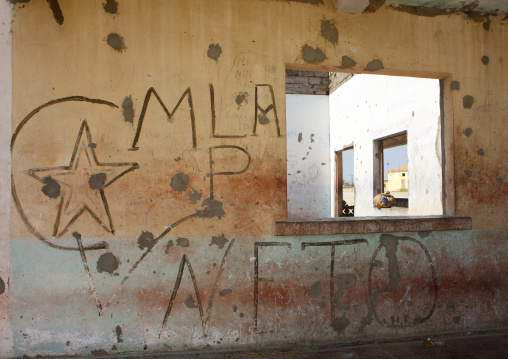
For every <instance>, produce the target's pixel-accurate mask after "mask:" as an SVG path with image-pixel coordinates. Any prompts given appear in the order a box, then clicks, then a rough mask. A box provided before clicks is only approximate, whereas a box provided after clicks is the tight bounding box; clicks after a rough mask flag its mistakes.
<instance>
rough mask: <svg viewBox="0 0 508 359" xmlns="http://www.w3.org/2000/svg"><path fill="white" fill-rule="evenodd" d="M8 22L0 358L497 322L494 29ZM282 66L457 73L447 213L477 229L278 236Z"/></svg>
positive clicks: (302, 6)
mask: <svg viewBox="0 0 508 359" xmlns="http://www.w3.org/2000/svg"><path fill="white" fill-rule="evenodd" d="M2 6H3V8H2V9H5V2H4V3H3V5H2ZM2 16H4V17H5V19H6V20H7V21H6V24H8V18H9V16H10V13H9V12H3V15H2ZM13 19H14V22H13V24H12V64H13V66H12V76H13V98H12V121H10V122H9V116H8V113H9V103H11V101H10V99H9V98H8V96H9V90H8V87H7V90H6V91H4V92H2V101H3V102H2V104H4V102H6V103H5V106H6V107H5V108H2V126H8V127H9V126H11V128H12V135H13V136H12V141H11V146H12V150H11V156H12V196H11V198H10V199H9V200H8V199H7V197H6V196H5V197H2V198H3V199H2V208H3V211H5V209H6V208H8V207H9V206H10V215H9V214H8V213H4V212H2V216H1V217H2V221H6V218H7V217H9V227H10V235H9V239H8V240H7V239H6V238H2V244H1V246H2V252H1V255H2V257H1V260H2V263H1V264H0V265H1V272H0V277H2V279H3V281H4V283H5V284H6V290H5V291H4V292H3V293H1V294H0V305H1V307H0V308H1V310H3V312H1V317H0V330H1V331H2V336H1V339H0V343H1V345H0V348H1V349H2V351H1V357H18V356H22V355H29V356H34V355H38V354H41V355H62V354H69V355H73V354H79V355H90V354H105V353H115V352H123V351H157V350H188V349H210V348H233V347H254V346H256V347H263V346H269V345H280V344H288V345H293V346H294V345H295V344H298V345H310V344H318V343H321V344H322V343H330V342H339V341H343V340H347V341H351V340H368V339H371V338H381V337H383V338H387V337H396V336H400V335H415V334H417V333H424V332H433V333H435V332H437V331H447V330H471V329H480V328H492V327H500V326H506V325H507V324H508V318H507V316H508V311H507V308H506V302H507V295H508V288H507V283H506V280H505V279H506V277H507V273H506V269H507V268H508V264H507V259H506V258H508V255H507V254H508V249H507V245H506V243H507V237H508V234H507V231H506V229H507V227H506V217H507V216H506V209H505V208H506V206H505V199H506V195H507V184H506V181H507V178H508V173H507V168H506V154H507V146H508V144H507V143H506V140H505V139H506V138H507V137H508V136H507V129H506V126H504V124H505V123H506V116H507V115H506V114H507V110H506V98H507V96H508V87H507V86H506V83H507V80H506V78H507V75H506V70H505V66H504V65H503V63H502V62H503V59H504V61H506V58H508V53H507V47H506V26H507V25H506V24H504V20H502V17H500V16H498V17H493V16H491V17H479V18H475V19H468V18H467V17H465V16H464V15H451V16H438V17H434V18H428V17H418V16H415V15H411V14H409V13H406V12H404V11H400V10H394V9H391V8H390V7H387V6H384V7H381V8H380V9H379V10H378V11H377V12H375V13H370V14H365V15H345V14H337V13H336V12H335V9H334V7H333V4H332V2H331V1H327V0H324V1H322V2H319V1H275V0H274V1H265V0H258V1H251V0H220V1H219V0H185V1H183V0H182V1H162V0H159V1H146V0H143V1H120V0H118V1H114V0H107V1H106V2H105V3H104V4H103V2H102V1H79V2H77V1H71V0H66V1H64V0H60V1H58V2H57V1H50V2H46V1H29V2H25V3H17V4H16V5H14V10H13ZM475 20H479V21H480V22H475ZM2 22H3V21H2ZM2 29H3V31H2V36H3V37H2V39H4V38H5V35H8V32H5V31H6V29H5V28H2ZM6 41H7V44H8V41H9V40H8V36H7V40H6ZM4 42H5V41H4V40H2V43H4ZM4 54H7V53H5V52H2V56H4ZM5 56H7V55H5ZM2 59H4V57H2ZM374 60H377V61H374ZM285 64H296V65H299V66H301V67H302V69H303V68H305V69H306V70H324V71H327V70H329V68H327V67H326V66H331V67H339V66H342V67H346V68H348V70H350V71H353V70H354V71H358V72H361V71H377V73H399V74H400V73H406V72H413V71H416V72H426V73H427V72H431V73H432V74H433V75H435V76H437V77H439V76H444V77H446V76H448V77H446V80H445V85H446V86H447V88H448V89H450V86H452V89H453V91H452V92H450V93H449V94H448V95H447V96H448V97H446V101H447V102H446V104H447V105H448V106H450V109H451V110H452V112H453V120H454V121H453V123H452V125H453V127H452V128H453V131H452V132H453V133H448V135H450V134H453V136H452V137H453V138H454V141H455V142H454V143H452V142H450V141H448V142H446V145H447V146H449V147H451V149H452V150H453V151H454V153H455V161H454V162H451V163H449V165H454V166H455V168H456V171H455V186H454V187H455V198H456V201H455V202H456V203H455V204H456V206H455V207H456V212H457V214H460V215H468V216H471V217H472V218H473V224H474V230H472V231H460V232H455V231H451V232H420V233H415V232H413V233H397V234H392V235H388V236H387V235H385V234H381V233H377V234H369V235H342V236H315V237H298V238H280V237H274V236H273V233H274V232H273V231H274V229H273V221H274V220H275V219H280V218H284V217H285V216H286V138H285V137H284V134H285V132H286V127H285V91H284V87H285V81H284V74H285ZM309 65H316V67H313V68H309V67H308V66H309ZM6 68H8V66H6ZM382 68H384V69H382ZM365 69H367V70H365ZM378 69H379V70H378ZM2 76H3V75H2ZM6 76H7V77H8V76H9V71H7V74H6ZM3 79H4V77H2V80H3ZM452 80H453V81H454V82H453V83H451V81H452ZM5 84H6V85H7V86H8V82H6V83H5ZM2 86H4V81H2ZM151 88H153V89H154V91H155V92H154V91H151V90H150V89H151ZM187 90H189V91H187ZM6 99H7V100H6ZM180 100H181V102H179V101H180ZM163 104H164V105H163ZM144 105H145V106H144ZM450 109H448V110H447V111H448V112H447V113H448V114H450ZM168 112H169V113H168ZM6 114H7V115H6ZM85 121H86V122H85ZM449 123H451V122H449ZM4 133H5V132H4V131H2V134H4ZM1 143H3V145H2V157H0V158H1V165H2V176H5V171H6V169H7V166H8V164H9V162H8V154H9V149H8V148H7V147H6V146H5V143H4V142H1ZM452 146H453V147H452ZM6 153H7V155H6ZM450 161H451V159H450ZM2 178H5V177H2ZM452 184H453V182H452ZM2 193H4V195H5V194H6V193H7V191H3V192H2ZM452 197H453V196H452ZM449 198H450V197H449ZM2 223H3V222H2ZM393 236H395V237H393ZM363 239H365V240H366V241H363ZM344 240H354V241H353V242H343V241H344ZM337 241H339V242H338V243H336V242H337ZM5 242H8V243H5ZM307 242H309V243H310V244H305V245H304V243H307ZM330 242H331V243H330ZM286 243H288V244H286ZM314 243H316V244H317V245H316V246H314V245H311V244H314ZM289 247H290V248H289ZM332 248H334V251H333V252H332ZM332 253H334V256H333V258H334V260H333V263H334V264H333V266H334V271H333V278H332V280H330V271H331V263H332V260H331V254H332ZM6 268H7V269H6ZM6 275H7V277H5V276H6ZM270 278H273V281H271V280H270ZM369 278H370V279H369ZM330 285H332V286H333V292H334V293H335V292H336V291H338V293H340V294H337V295H335V294H334V295H331V296H330V290H329V289H328V288H330ZM332 301H333V306H334V308H333V309H334V314H333V315H332V313H331V309H332ZM4 313H7V315H5V314H4ZM398 313H400V314H398ZM397 314H398V316H397ZM392 317H393V318H392ZM5 333H7V334H9V335H6V336H4V335H3V334H5Z"/></svg>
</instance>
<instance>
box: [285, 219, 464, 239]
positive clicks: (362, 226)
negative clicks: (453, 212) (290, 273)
mask: <svg viewBox="0 0 508 359" xmlns="http://www.w3.org/2000/svg"><path fill="white" fill-rule="evenodd" d="M468 229H472V221H471V218H470V217H453V216H420V217H347V218H346V217H338V218H290V219H286V220H283V221H275V235H276V236H308V235H330V234H354V233H357V234H362V233H390V232H425V231H452V230H468Z"/></svg>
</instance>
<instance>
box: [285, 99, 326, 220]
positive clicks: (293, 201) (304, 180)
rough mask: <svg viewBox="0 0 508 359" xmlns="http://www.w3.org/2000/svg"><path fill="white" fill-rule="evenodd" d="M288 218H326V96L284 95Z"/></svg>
mask: <svg viewBox="0 0 508 359" xmlns="http://www.w3.org/2000/svg"><path fill="white" fill-rule="evenodd" d="M286 128H287V161H288V166H287V171H288V173H287V197H288V217H300V218H303V217H315V218H317V217H329V216H330V211H331V201H330V191H331V189H330V185H331V181H330V116H329V104H328V96H319V95H286Z"/></svg>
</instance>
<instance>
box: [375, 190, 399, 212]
mask: <svg viewBox="0 0 508 359" xmlns="http://www.w3.org/2000/svg"><path fill="white" fill-rule="evenodd" d="M373 202H374V207H377V208H379V209H381V208H390V207H392V206H395V203H397V200H396V199H395V197H393V196H392V195H391V194H390V192H384V193H381V194H378V195H377V196H376V197H374V201H373Z"/></svg>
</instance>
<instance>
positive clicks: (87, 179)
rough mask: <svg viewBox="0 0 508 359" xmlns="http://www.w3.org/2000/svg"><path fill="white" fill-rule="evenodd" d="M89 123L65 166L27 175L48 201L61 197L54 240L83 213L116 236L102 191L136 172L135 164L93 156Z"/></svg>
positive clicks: (82, 129) (30, 171) (85, 125)
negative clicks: (107, 161)
mask: <svg viewBox="0 0 508 359" xmlns="http://www.w3.org/2000/svg"><path fill="white" fill-rule="evenodd" d="M95 147H96V145H95V143H93V141H92V136H91V134H90V128H89V127H88V123H87V122H86V121H83V123H82V124H81V127H80V129H79V133H78V138H77V139H76V144H75V146H74V150H73V152H72V156H71V161H70V163H69V165H68V166H58V167H52V168H37V169H31V170H29V171H28V174H29V175H30V176H32V177H34V178H35V179H37V180H38V181H40V182H42V183H44V186H43V187H42V191H43V193H44V194H46V195H47V196H48V197H50V198H57V197H58V196H60V193H61V192H62V189H63V193H62V195H61V199H60V205H59V206H58V213H57V216H56V220H55V225H54V227H53V237H61V236H62V235H63V234H64V233H65V231H66V230H67V228H68V227H69V226H70V225H71V224H72V223H73V222H74V221H75V220H76V219H78V217H79V216H81V214H82V213H83V212H84V211H88V212H89V213H90V215H91V216H92V217H93V218H94V219H95V221H96V222H97V223H98V224H100V225H101V226H102V228H104V230H105V231H107V232H109V233H113V234H114V233H115V231H114V228H113V222H112V219H111V213H110V211H109V206H108V202H107V200H106V195H105V193H104V189H105V188H106V187H108V186H109V185H111V184H112V183H113V182H115V181H116V180H117V179H119V178H120V177H122V176H123V175H124V174H126V173H128V172H131V171H133V170H135V169H137V168H138V167H139V166H138V164H137V163H101V162H99V161H98V159H97V155H96V153H95Z"/></svg>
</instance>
